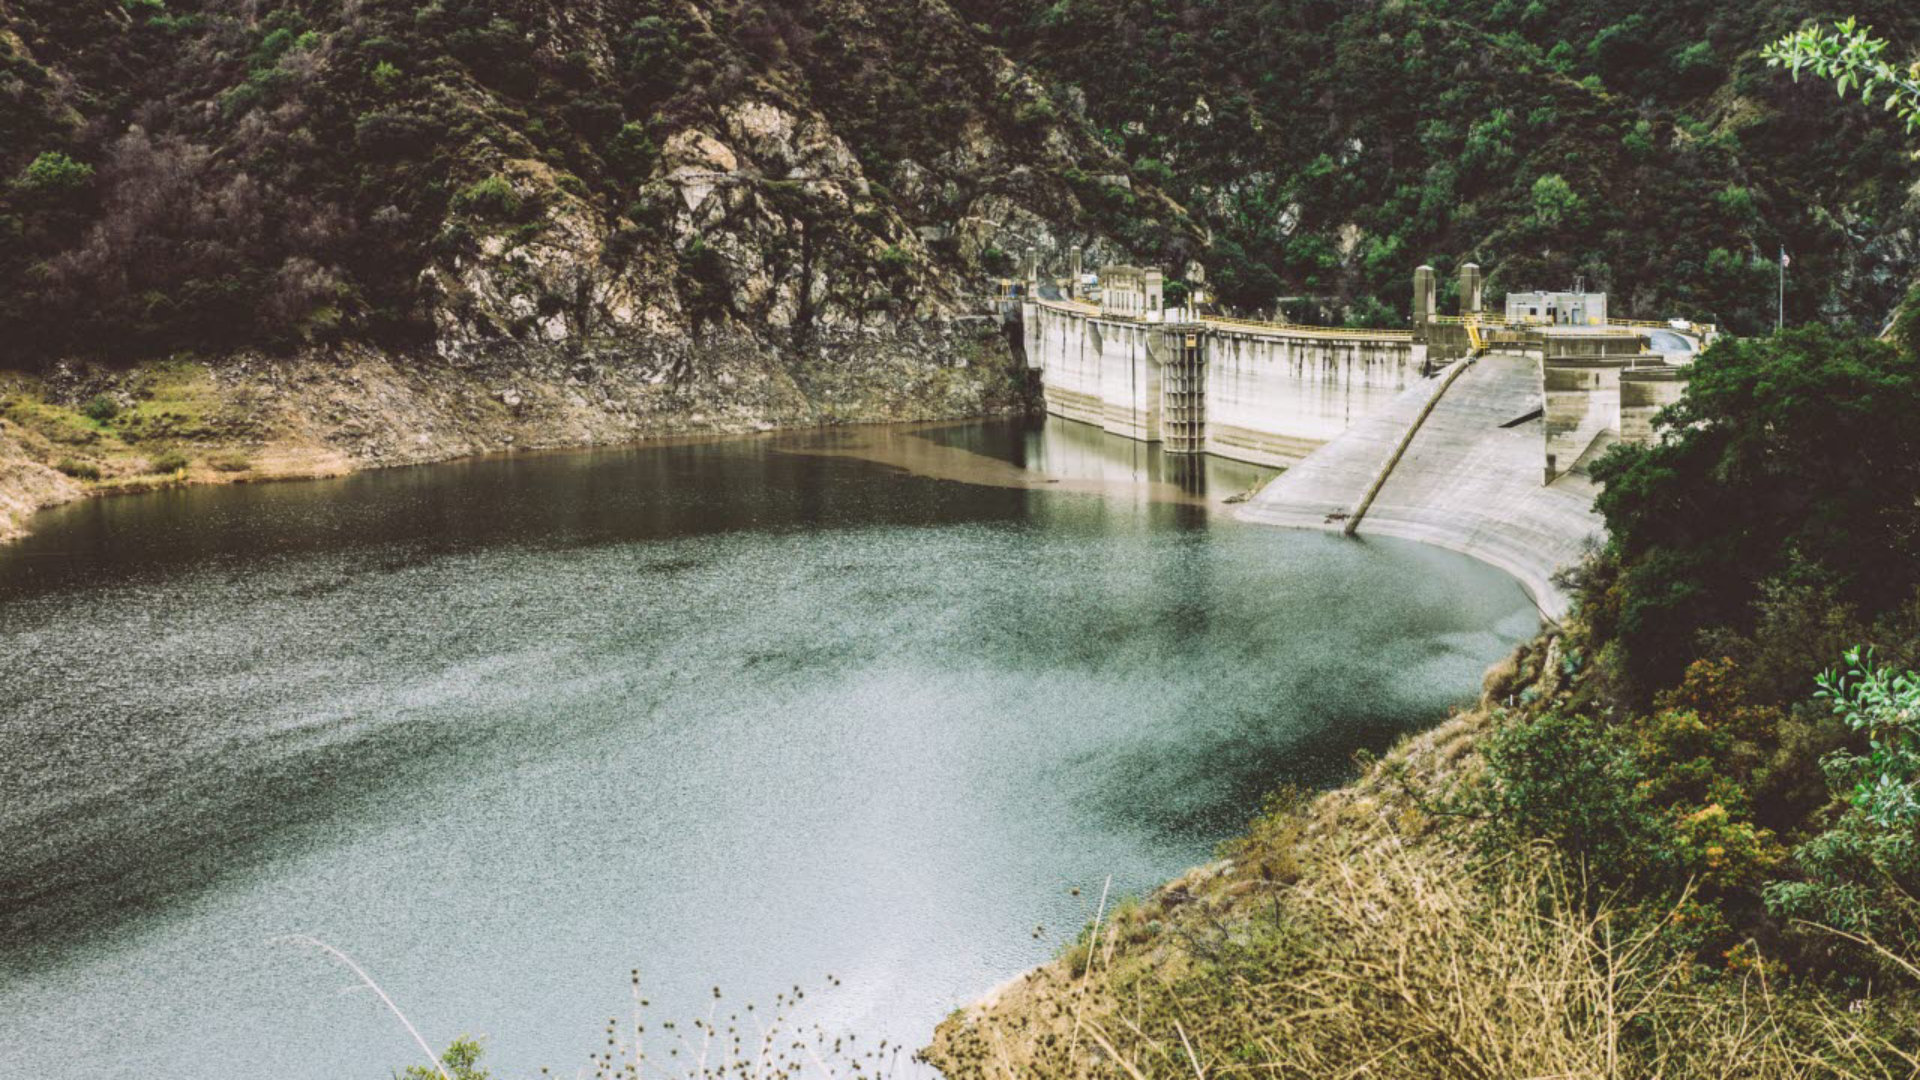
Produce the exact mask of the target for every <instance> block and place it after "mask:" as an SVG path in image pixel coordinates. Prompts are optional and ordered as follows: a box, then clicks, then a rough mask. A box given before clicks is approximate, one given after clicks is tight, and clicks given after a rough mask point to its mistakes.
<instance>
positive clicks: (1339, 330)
mask: <svg viewBox="0 0 1920 1080" xmlns="http://www.w3.org/2000/svg"><path fill="white" fill-rule="evenodd" d="M1200 321H1201V322H1203V323H1206V324H1208V325H1210V326H1225V327H1229V328H1232V329H1236V330H1238V329H1245V330H1252V331H1254V332H1255V333H1263V334H1279V335H1284V336H1287V337H1337V338H1356V339H1362V340H1373V341H1412V340H1413V331H1411V330H1362V329H1358V328H1355V327H1351V326H1310V325H1308V324H1306V323H1276V322H1262V321H1260V320H1258V319H1232V318H1228V317H1226V316H1224V315H1208V316H1205V317H1203V318H1202V319H1201V320H1200Z"/></svg>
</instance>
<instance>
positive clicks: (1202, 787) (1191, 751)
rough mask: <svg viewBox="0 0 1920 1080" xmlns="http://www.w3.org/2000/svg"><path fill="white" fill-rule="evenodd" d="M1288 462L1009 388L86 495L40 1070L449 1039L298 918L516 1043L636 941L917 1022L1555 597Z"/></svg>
mask: <svg viewBox="0 0 1920 1080" xmlns="http://www.w3.org/2000/svg"><path fill="white" fill-rule="evenodd" d="M1176 466H1178V467H1176ZM1257 480H1258V477H1257V476H1254V475H1251V474H1250V473H1248V472H1247V471H1246V470H1244V469H1240V468H1238V467H1235V466H1231V465H1229V464H1226V463H1221V462H1201V463H1195V464H1186V465H1180V463H1177V462H1172V463H1170V462H1167V461H1164V460H1162V459H1160V458H1158V457H1157V456H1155V455H1153V454H1151V453H1149V452H1148V451H1147V450H1146V449H1145V448H1142V447H1140V446H1138V445H1137V444H1133V443H1128V442H1125V441H1122V440H1117V439H1111V438H1109V437H1106V436H1103V435H1101V434H1100V433H1099V432H1097V431H1092V430H1090V429H1085V428H1079V427H1076V426H1074V425H1070V424H1065V423H1063V422H1060V421H1054V422H1051V423H1047V424H1039V423H1036V422H1025V421H1018V422H1016V421H1007V422H990V423H973V424H958V425H946V426H935V427H927V428H917V429H885V428H883V429H861V430H857V431H851V432H837V433H829V434H819V435H800V436H779V437H773V436H769V437H762V438H753V439H740V440H731V441H717V442H706V443H682V444H669V445H653V446H642V447H635V448H630V449H620V450H610V451H601V452H592V453H568V454H550V455H521V456H515V457H510V458H503V459H495V460H482V461H475V462H471V463H464V464H453V465H441V466H433V467H428V468H418V469H404V470H391V471H385V472H379V473H369V474H363V475H358V476H353V477H349V478H344V479H339V480H329V481H318V482H311V483H300V484H277V485H253V486H241V487H230V488H219V489H214V488H203V489H190V490H180V491H167V492H159V493H154V494H149V495H142V496H130V497H124V498H116V499H110V500H95V501H90V502H84V503H80V504H76V505H73V506H69V507H66V508H63V509H61V510H58V511H54V512H50V513H47V514H45V515H43V516H42V517H41V518H39V519H37V520H36V522H35V527H36V532H35V534H34V535H33V536H31V537H30V538H28V539H27V540H26V541H25V542H24V543H22V544H19V545H17V546H14V547H11V548H4V549H0V1077H4V1078H8V1080H11V1078H16V1077H17V1078H21V1080H27V1078H32V1080H68V1078H72V1080H79V1078H86V1080H102V1078H108V1077H129V1078H132V1077H138V1078H140V1080H175V1078H178V1080H188V1078H191V1080H209V1078H220V1077H262V1076H272V1077H275V1078H276V1080H308V1078H312V1080H321V1078H325V1080H353V1078H359V1080H380V1078H384V1077H387V1076H390V1075H391V1074H392V1072H393V1071H394V1070H395V1069H396V1068H399V1067H402V1066H405V1065H408V1064H413V1063H416V1062H417V1061H418V1060H419V1054H418V1051H417V1050H416V1049H415V1048H414V1046H413V1044H412V1042H411V1040H410V1039H409V1038H408V1036H407V1035H406V1033H405V1031H404V1029H402V1028H401V1027H400V1026H399V1025H398V1024H397V1023H396V1022H395V1021H394V1020H393V1019H392V1017H391V1016H390V1015H388V1014H387V1013H386V1012H385V1010H384V1009H383V1008H382V1007H381V1005H380V1004H379V1002H378V1001H377V999H375V998H374V997H373V996H372V995H371V994H369V993H366V992H364V991H350V990H349V988H350V987H352V986H353V985H354V979H353V977H352V976H351V975H350V974H349V973H347V972H346V971H345V970H344V969H343V968H341V967H340V966H339V965H338V964H336V963H334V962H333V961H331V960H329V959H328V958H327V957H326V956H324V955H322V954H320V953H319V952H317V951H316V950H314V949H312V948H306V947H301V946H299V945H297V944H292V943H288V942H286V941H284V940H279V939H283V938H285V937H286V936H287V935H295V934H307V935H313V936H314V937H317V938H320V939H323V940H325V941H326V942H329V943H331V944H332V945H334V946H337V947H338V948H340V949H342V950H344V951H345V952H346V953H348V954H350V955H351V956H352V957H354V958H355V959H356V960H358V961H359V962H360V963H361V964H363V965H364V966H365V967H366V969H367V970H368V971H369V973H370V974H372V976H373V977H374V978H375V979H377V980H378V981H379V982H380V984H381V985H382V986H383V987H384V988H385V989H386V990H387V992H388V993H389V994H391V995H392V996H393V998H394V1000H395V1001H396V1002H397V1003H398V1004H399V1005H400V1007H401V1008H402V1009H404V1010H405V1011H406V1012H407V1014H408V1015H409V1017H410V1018H411V1019H412V1020H413V1022H414V1023H415V1024H416V1025H417V1026H418V1027H419V1028H420V1029H421V1031H422V1033H423V1034H424V1035H425V1037H426V1038H427V1039H429V1040H430V1041H432V1042H433V1043H435V1044H438V1045H444V1044H445V1043H446V1042H448V1041H450V1040H451V1039H452V1038H454V1037H455V1036H458V1035H461V1034H463V1033H467V1034H474V1035H479V1036H483V1037H484V1040H485V1045H486V1047H487V1062H488V1063H489V1064H490V1065H491V1067H492V1068H493V1069H494V1075H495V1076H496V1077H501V1078H502V1080H505V1078H520V1077H528V1076H534V1075H538V1070H539V1068H540V1067H541V1066H548V1067H550V1068H551V1069H552V1070H553V1073H554V1074H555V1075H562V1074H564V1075H574V1074H575V1073H576V1072H577V1071H578V1070H579V1068H580V1067H581V1066H583V1065H585V1064H586V1063H587V1060H588V1059H587V1055H588V1054H590V1053H594V1052H597V1051H601V1050H604V1049H605V1040H606V1036H605V1033H604V1028H605V1025H606V1023H607V1020H608V1018H609V1017H612V1016H615V1015H620V1016H625V1015H626V1013H627V1010H628V1009H629V1007H630V1003H629V998H628V985H629V972H630V970H632V969H635V968H638V969H639V970H640V972H641V978H642V982H643V987H644V993H645V995H646V997H647V998H648V999H649V1001H650V1005H649V1008H648V1014H649V1015H650V1016H652V1017H654V1018H656V1019H661V1020H670V1019H675V1018H678V1019H680V1020H681V1021H682V1022H683V1023H684V1022H685V1021H690V1020H692V1019H694V1018H698V1017H704V1016H705V1015H707V1011H708V1009H709V1008H710V1007H712V1004H713V993H714V989H713V988H714V987H715V986H716V985H718V986H719V987H721V988H722V992H723V994H724V995H725V996H724V999H723V1001H724V1003H725V1007H726V1008H727V1009H729V1010H731V1009H733V1008H737V1007H738V1004H739V1003H741V1002H744V1001H748V1000H753V1001H757V1002H759V1003H760V1006H761V1009H763V1010H765V1009H767V1008H768V1007H769V1006H770V1004H771V1002H772V1000H773V997H774V995H775V994H776V993H778V992H780V991H783V990H787V989H789V988H790V987H792V986H793V985H795V984H800V985H802V986H804V987H807V988H809V993H808V996H807V999H806V1002H805V1004H804V1006H803V1007H802V1008H801V1009H800V1010H799V1012H800V1014H801V1015H800V1017H799V1019H801V1020H804V1021H805V1022H808V1023H817V1024H820V1025H822V1026H824V1027H825V1028H827V1029H829V1030H832V1031H843V1030H844V1031H850V1032H857V1033H858V1037H859V1039H860V1040H861V1041H862V1042H863V1043H869V1044H870V1043H873V1042H876V1041H877V1040H879V1039H881V1038H887V1039H891V1040H893V1041H895V1042H896V1043H900V1042H904V1043H906V1044H908V1045H909V1046H916V1045H919V1044H920V1043H921V1042H924V1040H925V1038H926V1036H927V1035H928V1033H929V1032H930V1030H931V1028H932V1026H933V1024H935V1023H936V1022H937V1021H938V1020H939V1019H940V1018H941V1017H942V1016H943V1015H945V1014H946V1013H947V1012H948V1011H949V1010H950V1009H952V1008H953V1007H955V1006H956V1005H958V1004H961V1003H962V1002H964V1001H966V1000H968V999H969V998H971V997H974V996H976V995H978V994H980V993H981V992H983V991H985V990H987V989H988V988H989V987H991V986H992V985H994V984H995V983H998V982H1000V981H1002V980H1004V979H1006V978H1007V977H1009V976H1010V975H1013V974H1014V973H1016V972H1018V971H1019V970H1021V969H1022V968H1024V967H1027V966H1029V965H1031V964H1034V963H1036V962H1038V961H1040V960H1043V959H1045V958H1046V957H1047V956H1049V955H1051V954H1052V953H1053V952H1054V951H1055V950H1056V949H1057V948H1058V947H1059V945H1060V943H1061V942H1062V941H1063V940H1065V939H1067V938H1069V937H1070V936H1071V935H1072V934H1073V932H1074V931H1075V930H1076V929H1077V928H1078V926H1079V925H1080V924H1081V923H1082V922H1083V921H1084V920H1085V919H1086V918H1087V917H1088V916H1090V915H1091V914H1092V912H1091V907H1092V904H1093V897H1094V896H1097V894H1098V893H1099V891H1100V889H1101V887H1102V885H1103V883H1104V882H1105V881H1106V880H1107V879H1108V878H1109V876H1110V877H1111V879H1112V882H1113V890H1114V892H1115V893H1116V894H1118V893H1122V892H1139V891H1144V890H1146V889H1148V888H1151V887H1152V886H1153V885H1154V884H1155V883H1157V882H1159V881H1161V880H1163V879H1165V878H1167V877H1169V876H1171V875H1173V874H1176V873H1178V872H1179V871H1180V870H1182V869H1184V868H1185V867H1188V866H1190V865H1193V864H1196V863H1199V862H1204V861H1206V860H1207V859H1208V858H1210V857H1211V852H1212V850H1213V848H1214V845H1215V844H1217V843H1218V842H1219V841H1220V840H1221V839H1222V838H1224V837H1226V836H1229V835H1231V834H1232V833H1233V832H1234V831H1236V829H1237V828H1238V827H1239V826H1240V825H1241V824H1243V823H1244V822H1245V820H1246V818H1247V817H1248V816H1249V815H1250V814H1251V813H1252V812H1253V811H1254V810H1255V809H1256V807H1257V805H1258V803H1259V800H1260V797H1261V795H1262V794H1263V793H1264V792H1266V791H1268V790H1270V789H1272V788H1274V787H1276V786H1279V785H1282V784H1289V783H1291V784H1304V785H1324V784H1330V783H1337V782H1339V781H1340V780H1341V779H1342V778H1344V777H1346V776H1347V775H1349V774H1350V771H1351V766H1350V764H1349V763H1350V761H1351V757H1352V755H1353V753H1354V751H1356V750H1357V749H1361V748H1375V749H1377V748H1381V747H1383V746H1385V745H1386V744H1388V743H1390V742H1391V741H1392V740H1393V739H1394V738H1395V737H1396V736H1398V735H1400V734H1402V733H1404V732H1407V731H1409V730H1411V729H1414V728H1417V727H1420V726H1424V725H1428V724H1431V723H1434V722H1436V721H1437V720H1438V719H1440V718H1441V717H1442V716H1443V715H1444V712H1445V710H1446V708H1447V707H1448V706H1449V705H1451V704H1455V703H1458V702H1460V701H1462V700H1465V699H1468V698H1470V697H1471V696H1472V694H1473V693H1474V692H1475V691H1476V689H1477V686H1478V679H1479V676H1480V673H1481V671H1482V670H1483V669H1484V668H1485V667H1486V665H1487V664H1489V663H1490V662H1492V661H1494V660H1495V659H1497V658H1498V657H1499V656H1500V655H1501V654H1503V653H1504V652H1505V651H1506V650H1508V649H1509V648H1511V646H1512V645H1513V643H1514V642H1515V641H1517V640H1518V639H1520V638H1522V637H1524V636H1527V635H1528V634H1530V633H1532V631H1533V630H1534V628H1535V626H1536V617H1535V614H1534V609H1533V607H1532V606H1531V604H1530V603H1529V601H1528V600H1527V598H1526V596H1525V594H1524V593H1523V592H1522V591H1521V590H1520V588H1519V587H1518V586H1517V585H1516V584H1514V583H1513V582H1512V581H1511V580H1510V579H1508V578H1506V577H1504V576H1503V575H1501V574H1499V573H1498V572H1496V571H1494V570H1491V569H1489V568H1487V567H1484V566H1482V565H1480V564H1478V563H1475V562H1472V561H1470V560H1467V559H1465V558H1463V557H1460V556H1457V555H1453V554H1450V553H1447V552H1442V551H1437V550H1433V549H1428V548H1423V547H1419V546H1415V545H1411V544H1403V543H1395V542H1382V541H1368V542H1354V541H1347V540H1343V539H1342V538H1340V537H1338V536H1334V535H1321V534H1316V533H1305V532H1288V531H1281V530H1270V529H1265V528H1260V527H1255V526H1248V525H1240V524H1237V523H1235V522H1233V521H1232V520H1231V518H1230V514H1229V513H1228V510H1229V509H1230V508H1227V507H1224V506H1222V505H1221V504H1220V498H1221V496H1224V495H1226V494H1230V493H1231V492H1233V491H1236V490H1240V489H1242V488H1244V487H1245V486H1247V485H1250V484H1252V483H1254V482H1255V481H1257ZM1076 888H1077V889H1079V890H1080V895H1078V896H1075V895H1073V894H1072V892H1071V890H1073V889H1076ZM829 975H831V976H833V977H834V978H835V980H837V983H838V985H836V986H828V985H827V976H829ZM760 1015H763V1016H764V1015H765V1013H764V1012H762V1013H761V1014H760ZM656 1030H657V1029H656Z"/></svg>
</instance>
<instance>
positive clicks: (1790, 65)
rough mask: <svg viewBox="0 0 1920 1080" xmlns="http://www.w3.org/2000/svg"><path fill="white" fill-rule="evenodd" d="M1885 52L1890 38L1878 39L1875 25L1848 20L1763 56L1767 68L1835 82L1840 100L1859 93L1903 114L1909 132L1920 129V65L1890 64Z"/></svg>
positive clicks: (1814, 29)
mask: <svg viewBox="0 0 1920 1080" xmlns="http://www.w3.org/2000/svg"><path fill="white" fill-rule="evenodd" d="M1886 51H1887V42H1886V40H1885V39H1884V38H1876V37H1874V36H1873V28H1872V27H1863V26H1861V25H1859V22H1858V20H1856V19H1847V20H1845V21H1844V22H1837V23H1834V24H1833V26H1832V28H1831V29H1829V28H1826V27H1822V26H1818V25H1814V26H1806V27H1802V28H1801V29H1799V30H1796V31H1794V32H1793V33H1791V34H1788V35H1787V36H1785V37H1783V38H1781V39H1780V40H1778V41H1776V42H1774V43H1773V44H1771V45H1769V46H1767V47H1766V49H1764V50H1763V51H1762V52H1761V55H1762V56H1764V57H1766V60H1767V64H1768V66H1770V67H1784V68H1786V69H1787V71H1788V72H1789V73H1791V74H1792V75H1793V77H1794V79H1795V80H1798V79H1799V78H1800V73H1801V72H1802V71H1811V72H1813V73H1814V74H1815V75H1818V76H1820V77H1821V78H1823V79H1831V80H1833V85H1834V89H1835V90H1836V91H1838V92H1839V94H1840V96H1841V97H1846V96H1847V94H1849V93H1851V92H1858V93H1859V95H1860V100H1862V101H1864V102H1866V103H1867V104H1869V105H1873V104H1878V105H1880V106H1881V107H1883V108H1884V109H1886V110H1887V111H1888V112H1890V113H1893V114H1894V115H1896V116H1898V117H1899V118H1900V119H1901V121H1902V122H1904V123H1905V124H1906V125H1907V130H1908V131H1915V130H1920V62H1917V63H1914V64H1912V65H1911V66H1909V67H1907V68H1905V69H1904V70H1903V69H1901V68H1899V67H1896V66H1895V65H1893V64H1891V63H1889V62H1888V61H1887V59H1886V57H1885V53H1886Z"/></svg>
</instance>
